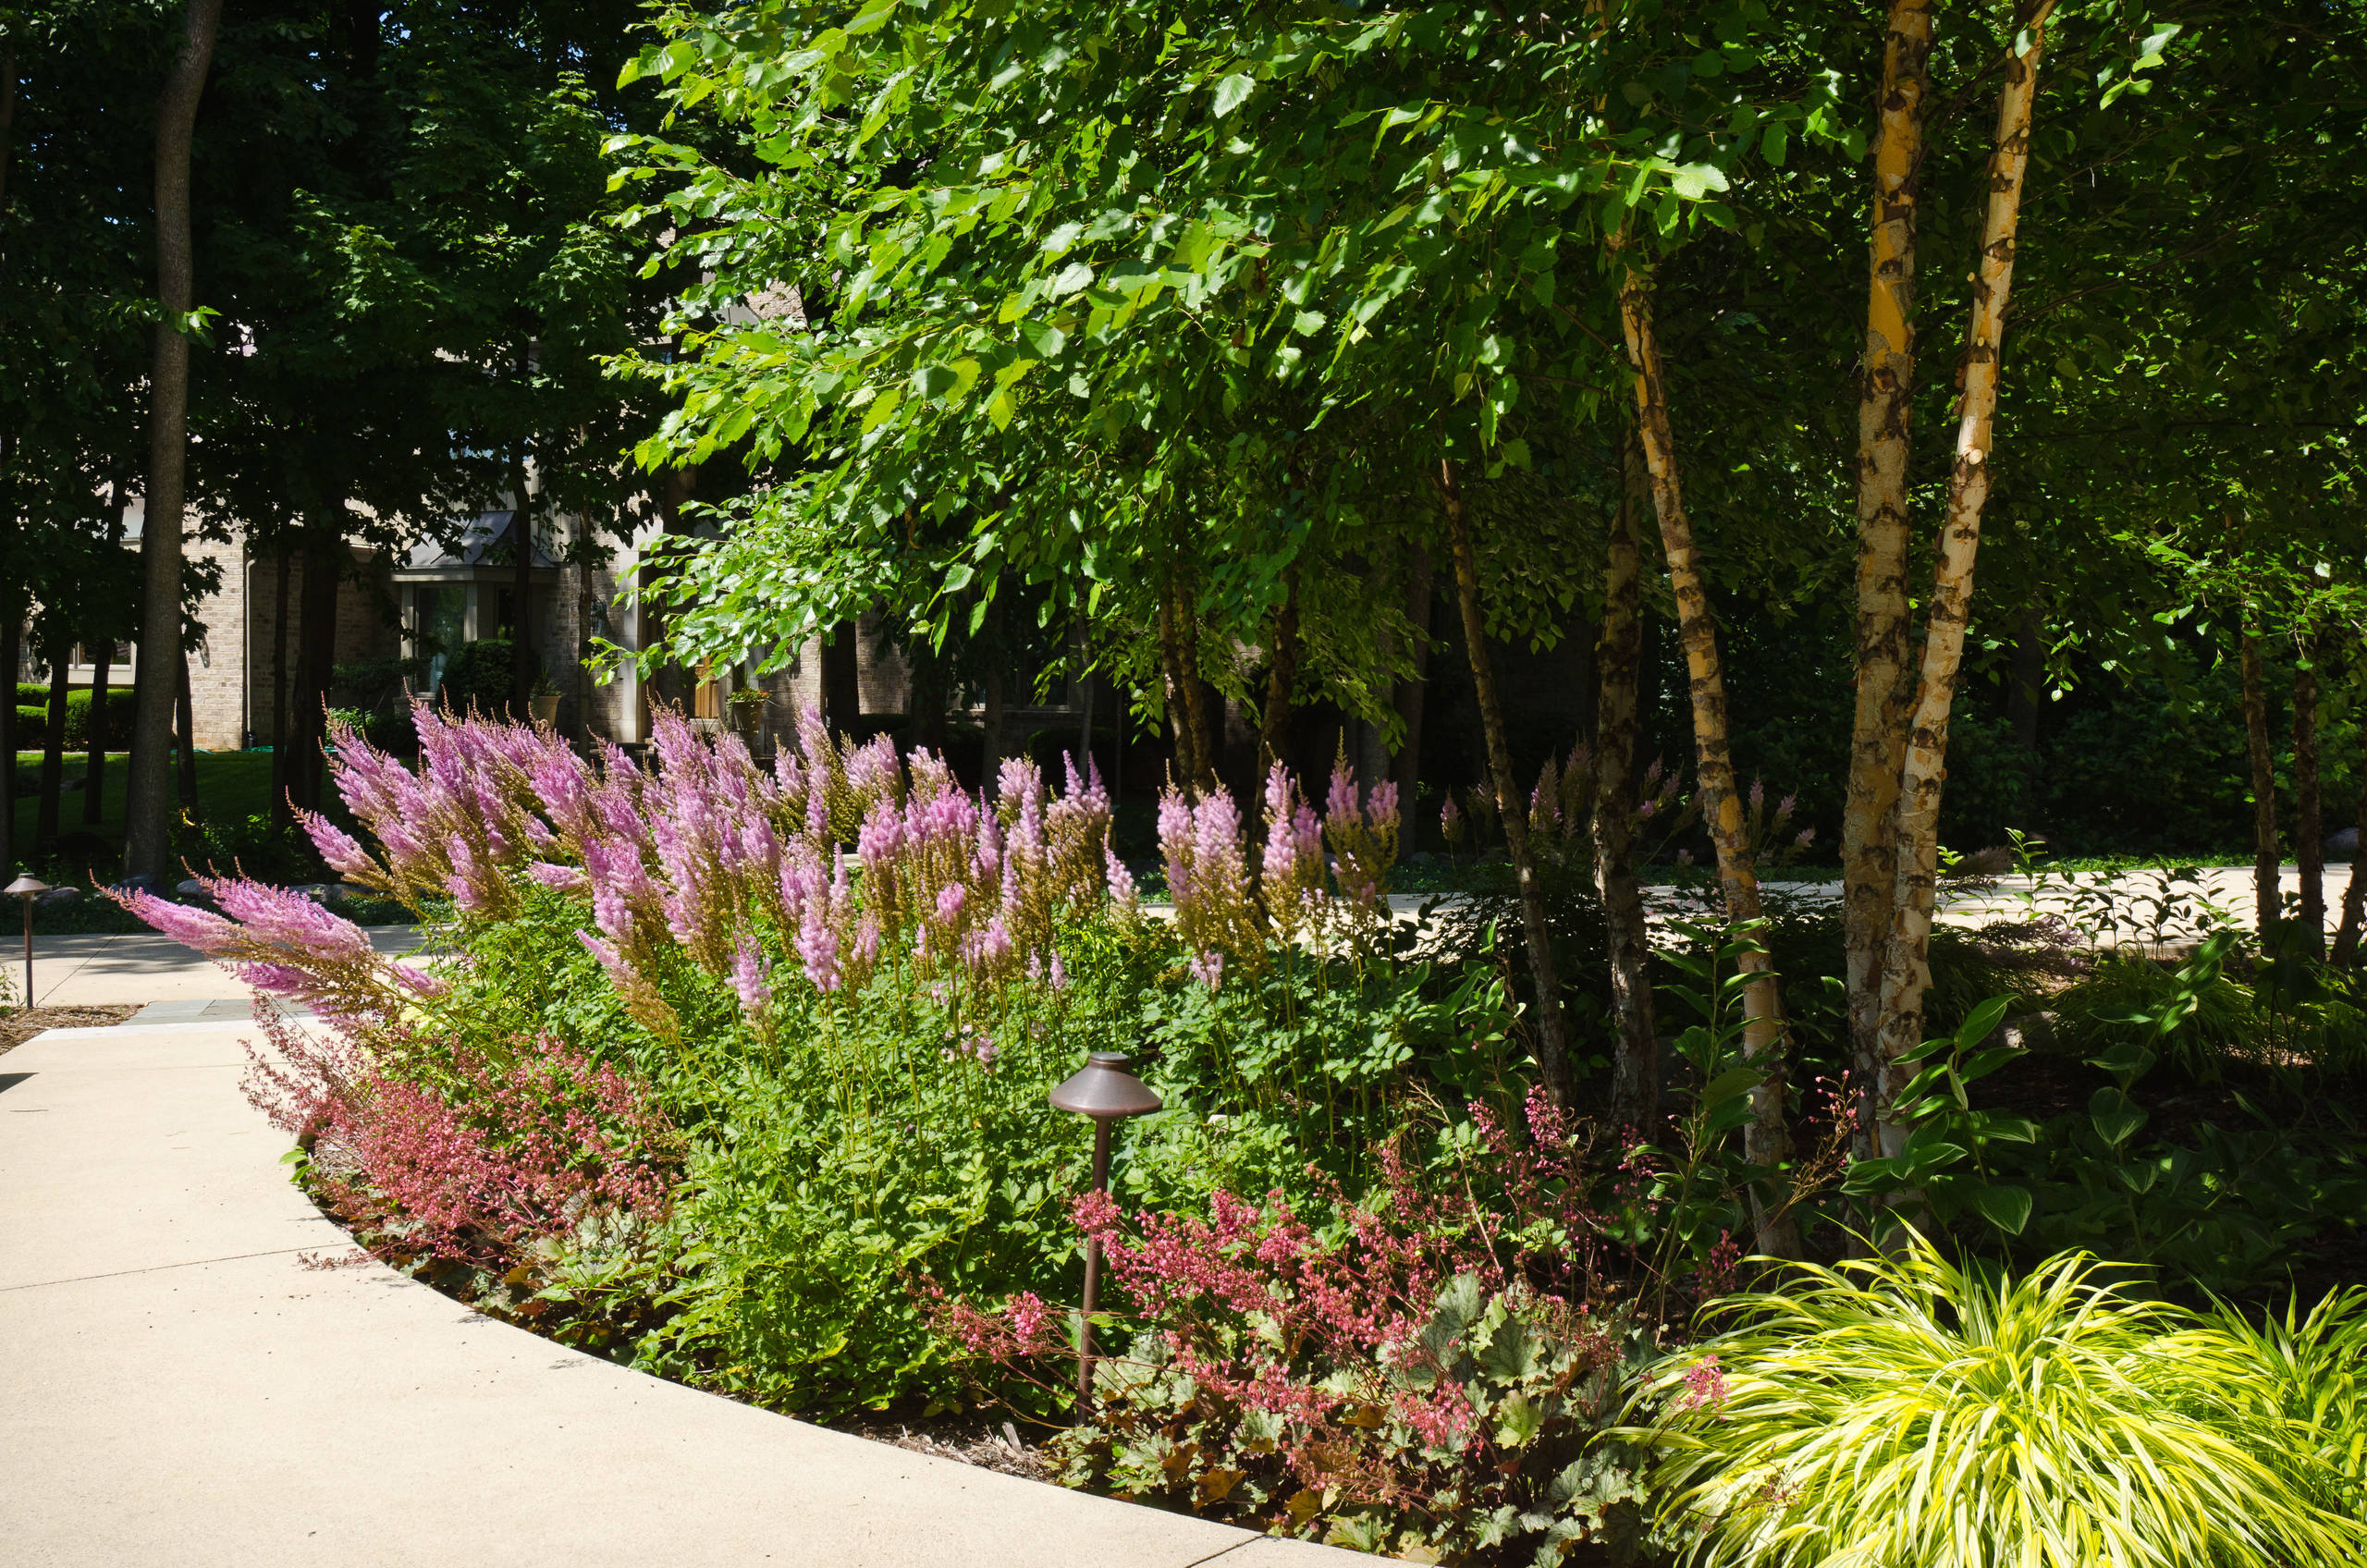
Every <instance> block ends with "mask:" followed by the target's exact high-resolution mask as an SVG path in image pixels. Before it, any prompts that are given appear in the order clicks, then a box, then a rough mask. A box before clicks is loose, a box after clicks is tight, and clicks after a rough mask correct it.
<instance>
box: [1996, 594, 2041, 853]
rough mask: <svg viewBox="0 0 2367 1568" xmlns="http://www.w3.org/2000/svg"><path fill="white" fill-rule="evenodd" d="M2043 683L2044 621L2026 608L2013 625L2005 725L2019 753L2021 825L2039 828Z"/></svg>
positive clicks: (2027, 830)
mask: <svg viewBox="0 0 2367 1568" xmlns="http://www.w3.org/2000/svg"><path fill="white" fill-rule="evenodd" d="M2045 685H2046V623H2045V622H2044V621H2043V620H2042V619H2040V618H2039V613H2038V611H2036V610H2034V609H2030V608H2028V607H2025V608H2024V609H2023V611H2022V613H2021V615H2020V616H2019V617H2018V618H2017V619H2016V621H2015V624H2014V672H2013V677H2012V680H2011V683H2010V684H2009V685H2008V686H2007V687H2006V690H2005V727H2006V729H2008V730H2009V731H2010V732H2011V733H2012V735H2013V738H2014V746H2015V749H2016V750H2017V751H2018V752H2020V753H2021V763H2022V809H2021V811H2020V812H2019V813H2018V814H2017V815H2019V817H2020V818H2021V821H2020V824H2019V826H2020V827H2021V829H2022V831H2023V832H2025V833H2035V832H2037V831H2038V792H2039V768H2038V716H2039V697H2040V696H2041V694H2042V692H2043V690H2044V688H2045Z"/></svg>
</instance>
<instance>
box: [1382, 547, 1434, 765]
mask: <svg viewBox="0 0 2367 1568" xmlns="http://www.w3.org/2000/svg"><path fill="white" fill-rule="evenodd" d="M1406 568H1407V570H1406V573H1405V619H1406V620H1407V621H1408V622H1410V623H1411V624H1412V626H1413V629H1414V645H1413V647H1412V648H1411V649H1410V650H1408V651H1409V652H1410V653H1411V654H1412V655H1413V659H1414V674H1413V677H1412V679H1410V680H1401V681H1399V682H1398V683H1397V691H1396V706H1397V717H1398V720H1399V722H1400V723H1402V724H1403V725H1404V727H1405V740H1404V744H1402V745H1400V746H1399V747H1398V748H1397V755H1396V757H1395V758H1394V759H1393V763H1392V767H1391V777H1392V778H1395V779H1396V780H1397V794H1398V798H1399V799H1400V800H1402V801H1403V802H1404V803H1405V804H1404V809H1405V810H1407V811H1409V812H1410V811H1411V810H1412V809H1413V805H1414V796H1415V792H1416V791H1417V790H1418V789H1419V788H1420V787H1421V782H1422V710H1423V708H1424V706H1425V705H1426V701H1425V700H1426V699H1427V698H1428V696H1429V689H1430V685H1429V672H1430V619H1431V616H1432V613H1433V610H1434V606H1435V604H1436V600H1437V594H1436V593H1435V591H1434V587H1435V585H1434V584H1433V582H1432V581H1431V569H1430V553H1429V551H1428V550H1425V549H1423V548H1422V547H1421V546H1420V545H1414V546H1412V548H1411V550H1410V551H1409V553H1408V554H1407V557H1406Z"/></svg>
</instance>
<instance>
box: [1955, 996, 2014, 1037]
mask: <svg viewBox="0 0 2367 1568" xmlns="http://www.w3.org/2000/svg"><path fill="white" fill-rule="evenodd" d="M2013 1005H2014V998H2011V997H1992V998H1989V999H1988V1000H1987V1001H1985V1002H1982V1003H1981V1005H1980V1006H1979V1007H1976V1008H1974V1009H1973V1010H1972V1011H1970V1012H1968V1013H1967V1014H1965V1018H1964V1022H1963V1023H1960V1024H1958V1025H1957V1026H1956V1044H1957V1045H1959V1046H1963V1047H1972V1046H1977V1045H1979V1044H1980V1043H1981V1041H1983V1040H1985V1039H1987V1038H1988V1037H1989V1032H1990V1031H1991V1030H1993V1029H1994V1028H1996V1027H1997V1025H1998V1024H1999V1023H2001V1022H2003V1021H2004V1019H2005V1010H2006V1009H2007V1008H2009V1007H2012V1006H2013Z"/></svg>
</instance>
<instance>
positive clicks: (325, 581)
mask: <svg viewBox="0 0 2367 1568" xmlns="http://www.w3.org/2000/svg"><path fill="white" fill-rule="evenodd" d="M304 533H305V541H304V542H305V549H304V590H303V598H302V602H301V604H300V606H298V611H297V632H298V639H297V653H296V690H295V695H294V699H293V704H294V709H295V711H294V713H293V714H292V715H291V716H290V717H289V722H288V798H289V800H290V801H291V802H293V803H294V804H295V805H297V806H300V807H301V808H302V809H304V810H306V811H318V810H320V809H321V771H322V758H321V742H322V741H323V739H324V738H325V735H326V732H327V727H326V720H327V713H326V707H327V703H328V692H329V680H330V678H331V676H330V672H331V670H332V669H333V668H335V666H336V662H337V580H338V578H339V577H340V576H341V575H342V572H341V570H340V567H341V565H342V563H341V562H339V560H338V559H337V557H338V555H339V554H340V553H341V552H342V551H343V550H344V548H345V540H344V536H343V534H342V533H339V532H338V531H337V529H336V528H334V527H332V526H331V525H330V524H329V523H327V522H325V521H314V522H313V523H312V524H310V525H308V526H307V527H306V529H305V531H304Z"/></svg>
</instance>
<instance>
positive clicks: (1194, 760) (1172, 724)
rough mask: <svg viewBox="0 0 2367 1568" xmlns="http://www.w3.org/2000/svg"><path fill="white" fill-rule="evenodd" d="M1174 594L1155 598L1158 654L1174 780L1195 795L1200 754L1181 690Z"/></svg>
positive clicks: (1179, 637)
mask: <svg viewBox="0 0 2367 1568" xmlns="http://www.w3.org/2000/svg"><path fill="white" fill-rule="evenodd" d="M1175 600H1176V595H1174V594H1162V595H1160V597H1159V666H1160V669H1161V672H1162V673H1163V674H1164V675H1165V676H1166V679H1167V704H1166V705H1167V721H1168V727H1169V729H1171V731H1172V732H1173V734H1174V737H1175V773H1176V782H1177V783H1178V784H1181V785H1182V786H1183V787H1184V791H1185V792H1186V793H1187V794H1190V795H1193V796H1194V797H1197V795H1198V793H1199V789H1200V757H1199V752H1198V748H1197V747H1196V745H1195V743H1194V742H1195V739H1196V737H1195V736H1194V733H1193V729H1192V717H1191V714H1190V712H1189V711H1188V704H1187V699H1186V697H1185V694H1184V639H1183V634H1182V632H1181V631H1179V630H1178V629H1177V625H1176V622H1177V621H1178V620H1179V619H1182V618H1181V617H1180V616H1179V615H1178V614H1177V611H1176V606H1175Z"/></svg>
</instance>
